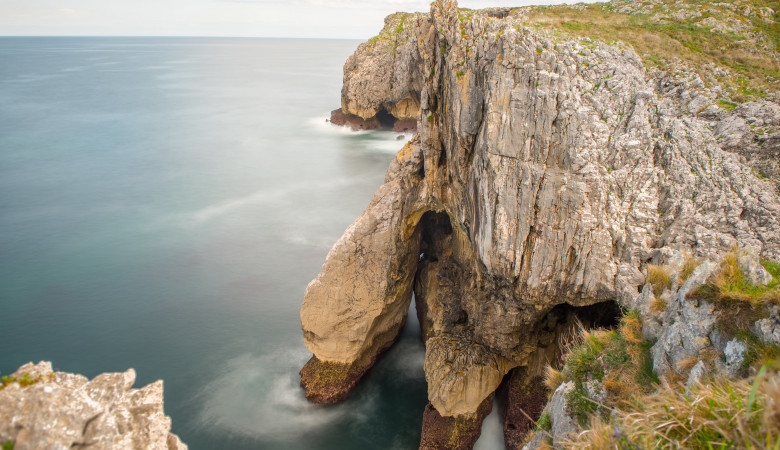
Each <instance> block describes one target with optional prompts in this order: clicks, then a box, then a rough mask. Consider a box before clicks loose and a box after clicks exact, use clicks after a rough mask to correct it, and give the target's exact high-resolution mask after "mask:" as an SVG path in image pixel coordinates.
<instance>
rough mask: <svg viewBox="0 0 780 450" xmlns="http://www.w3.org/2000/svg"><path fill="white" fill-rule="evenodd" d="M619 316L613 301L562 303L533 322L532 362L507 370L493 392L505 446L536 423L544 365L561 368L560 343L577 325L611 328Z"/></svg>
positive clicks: (543, 393) (543, 397)
mask: <svg viewBox="0 0 780 450" xmlns="http://www.w3.org/2000/svg"><path fill="white" fill-rule="evenodd" d="M622 316H623V312H622V310H621V309H620V306H619V305H618V304H617V302H615V301H613V300H609V301H605V302H599V303H595V304H592V305H587V306H572V305H570V304H568V303H561V304H559V305H557V306H555V307H553V308H552V309H551V310H550V311H549V312H548V313H547V314H545V315H544V316H542V318H541V319H539V320H538V321H537V322H536V324H534V326H533V328H532V330H533V331H532V332H531V337H532V338H536V339H538V341H537V351H536V354H535V355H534V357H531V358H529V361H533V364H529V365H528V366H520V367H515V368H514V369H512V370H511V371H509V373H508V374H506V376H505V377H504V379H503V381H502V382H501V385H500V386H499V388H498V390H497V391H496V393H497V401H498V404H499V410H500V411H501V415H502V417H503V422H504V441H505V443H506V445H507V448H514V447H513V445H518V444H519V443H521V442H523V440H524V439H525V436H526V434H528V432H530V431H531V430H533V429H534V427H535V426H536V423H535V422H536V421H537V420H539V417H540V416H541V414H542V410H543V409H544V406H545V405H546V404H547V399H548V397H549V394H550V391H549V389H548V388H547V386H546V384H545V383H544V373H545V368H546V366H547V364H550V365H552V366H553V367H554V368H556V369H559V368H560V364H561V355H562V354H563V346H564V345H565V344H566V343H567V342H568V341H570V340H571V339H572V337H573V336H574V334H575V333H577V332H578V327H579V326H580V324H581V326H582V328H584V329H586V330H590V329H595V328H606V329H613V328H616V327H617V326H618V325H619V324H620V318H621V317H622Z"/></svg>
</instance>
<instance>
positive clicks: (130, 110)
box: [0, 38, 426, 450]
mask: <svg viewBox="0 0 780 450" xmlns="http://www.w3.org/2000/svg"><path fill="white" fill-rule="evenodd" d="M357 44H358V42H355V41H324V40H323V41H316V40H273V39H195V38H185V39H173V38H163V39H160V38H1V39H0V61H2V63H0V373H5V374H7V373H9V372H11V371H13V370H15V369H16V368H17V367H18V366H19V365H21V364H23V363H25V362H27V361H39V360H51V361H52V362H53V364H54V366H55V368H57V369H59V370H64V371H70V372H76V373H82V374H84V375H86V376H89V377H93V376H95V375H97V374H98V373H101V372H106V371H123V370H126V369H127V368H129V367H133V368H135V369H136V371H137V373H138V380H137V382H136V386H141V385H145V384H147V383H150V382H152V381H154V380H157V379H163V380H164V381H165V401H166V403H165V408H166V412H167V413H168V414H169V415H170V416H171V417H172V418H173V431H174V432H175V433H177V434H179V435H180V436H181V438H182V439H183V441H184V442H186V443H187V444H189V445H190V448H192V449H216V448H232V449H237V448H267V449H285V450H291V449H309V448H322V449H366V448H415V447H416V446H417V444H418V442H419V433H420V423H421V418H422V411H423V408H424V405H425V403H426V394H425V391H426V387H425V379H424V376H423V372H422V362H423V357H424V348H423V345H422V344H421V343H420V341H419V328H418V327H419V326H418V325H417V323H416V319H414V315H412V316H411V320H410V322H409V324H408V325H407V328H406V329H405V331H404V335H403V338H402V339H401V341H400V342H399V343H398V344H397V345H396V346H395V347H394V348H393V350H392V351H390V352H389V354H388V355H387V356H386V357H385V358H384V359H383V360H382V361H381V362H380V364H378V366H377V367H376V368H375V369H374V370H373V371H372V372H371V373H370V374H369V375H368V377H367V379H366V380H365V382H364V383H362V384H361V385H360V387H359V388H358V389H357V391H356V392H355V393H354V395H352V396H351V398H350V399H349V400H348V401H347V402H346V403H344V404H342V405H339V406H336V407H329V408H322V407H317V406H314V405H310V404H308V403H307V402H306V401H305V399H304V397H303V393H302V391H301V389H300V388H299V385H298V382H299V378H298V374H297V372H298V370H299V369H300V367H301V365H302V364H303V363H304V362H305V361H306V359H307V358H308V356H309V354H308V352H307V351H306V349H305V347H304V345H303V342H302V339H301V331H300V321H299V318H298V311H299V308H300V304H301V300H302V298H303V292H304V289H305V287H306V284H307V283H308V282H309V281H310V280H311V279H312V278H314V277H315V276H316V275H317V273H318V272H319V269H320V266H321V264H322V263H323V261H324V259H325V255H326V253H327V251H328V249H329V248H330V246H331V245H332V244H333V243H334V242H335V241H336V239H338V237H339V236H340V235H341V233H342V231H343V230H344V229H345V228H346V227H347V226H348V225H349V223H350V222H352V220H354V219H355V218H356V217H357V216H358V215H359V214H360V212H361V211H362V209H363V208H364V207H365V205H366V204H367V203H368V201H369V199H370V197H371V195H372V193H373V192H374V190H375V189H376V188H377V187H378V186H379V185H380V184H381V183H382V181H383V178H384V173H385V170H386V168H387V165H388V163H389V162H390V160H391V159H392V158H393V155H394V153H395V152H396V151H397V150H398V149H399V148H400V147H401V146H402V145H403V142H404V141H399V140H397V139H396V138H397V137H398V134H396V133H392V132H372V133H351V132H346V131H344V130H340V129H337V128H335V127H333V126H331V125H329V124H327V123H326V122H325V118H326V117H327V116H328V112H329V111H330V110H331V109H333V108H335V107H337V106H338V105H339V93H340V88H341V76H342V64H343V62H344V60H345V59H346V57H347V56H348V55H349V54H350V53H351V52H352V51H354V49H355V48H356V46H357ZM407 138H408V136H407Z"/></svg>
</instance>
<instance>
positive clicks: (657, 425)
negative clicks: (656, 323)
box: [565, 362, 780, 449]
mask: <svg viewBox="0 0 780 450" xmlns="http://www.w3.org/2000/svg"><path fill="white" fill-rule="evenodd" d="M776 366H777V362H775V367H776ZM766 369H767V367H765V368H763V369H762V371H761V372H759V374H758V375H757V376H756V377H754V378H751V379H743V380H737V381H733V380H728V379H718V380H714V381H712V382H711V383H709V384H707V385H701V384H700V385H696V386H694V387H693V388H692V389H691V390H690V391H689V392H688V393H686V392H685V389H684V387H683V386H682V385H674V386H672V387H664V388H661V389H660V390H659V391H658V392H657V393H655V394H652V395H648V396H644V397H635V398H633V399H632V400H631V402H630V404H628V405H627V407H626V408H625V409H623V410H616V411H613V413H612V417H611V419H610V420H605V419H604V418H602V417H594V418H593V420H592V421H591V423H590V429H588V430H586V431H584V432H582V433H581V434H580V435H579V436H578V438H577V439H576V440H573V441H570V442H567V443H566V445H565V447H566V448H576V449H606V448H663V449H665V448H670V449H671V448H692V449H708V448H715V449H717V448H746V449H763V448H780V382H778V380H777V378H775V376H774V375H769V373H767V370H766Z"/></svg>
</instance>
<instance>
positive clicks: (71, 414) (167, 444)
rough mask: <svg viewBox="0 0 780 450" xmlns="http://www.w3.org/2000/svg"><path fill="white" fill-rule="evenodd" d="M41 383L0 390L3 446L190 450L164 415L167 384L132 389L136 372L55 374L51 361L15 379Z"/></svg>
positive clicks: (18, 373) (23, 371)
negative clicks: (86, 376) (94, 374)
mask: <svg viewBox="0 0 780 450" xmlns="http://www.w3.org/2000/svg"><path fill="white" fill-rule="evenodd" d="M25 375H27V378H28V379H30V380H40V381H38V382H36V383H35V384H32V385H29V386H25V387H21V386H20V384H19V383H11V384H9V385H8V386H6V387H5V388H4V389H1V390H0V442H8V441H10V442H13V443H14V448H17V449H34V448H47V449H70V448H75V447H88V448H90V449H139V448H143V449H176V450H186V448H187V446H186V445H184V444H183V443H182V442H181V441H180V440H179V438H178V437H177V436H176V435H174V434H172V433H171V432H170V429H171V419H170V418H169V417H168V416H166V415H165V413H164V412H163V387H162V381H157V382H155V383H152V384H150V385H148V386H145V387H143V388H140V389H132V386H133V383H134V382H135V371H134V370H133V369H129V370H128V371H127V372H124V373H104V374H101V375H98V376H97V377H95V378H93V379H92V380H88V379H87V378H85V377H83V376H81V375H73V374H70V373H64V372H52V367H51V363H50V362H45V361H42V362H40V363H38V364H33V363H27V364H25V365H23V366H22V367H20V368H19V370H17V371H16V372H15V373H13V374H12V375H11V376H10V377H11V378H12V379H22V378H24V377H25Z"/></svg>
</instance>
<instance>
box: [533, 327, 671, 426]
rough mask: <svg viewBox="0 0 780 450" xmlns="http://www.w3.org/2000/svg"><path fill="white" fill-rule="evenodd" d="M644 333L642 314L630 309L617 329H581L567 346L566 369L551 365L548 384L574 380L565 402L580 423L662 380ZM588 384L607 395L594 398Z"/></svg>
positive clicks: (583, 423) (647, 390) (649, 388)
mask: <svg viewBox="0 0 780 450" xmlns="http://www.w3.org/2000/svg"><path fill="white" fill-rule="evenodd" d="M641 333H642V322H641V320H640V318H639V314H638V313H637V312H635V311H629V312H628V313H627V314H626V315H625V316H624V317H623V318H622V319H621V321H620V325H619V327H618V328H617V329H616V330H596V331H581V333H580V335H579V336H578V337H577V338H575V339H574V340H573V341H572V342H571V343H569V344H567V345H566V346H565V347H564V352H565V354H564V357H563V361H564V365H563V369H562V370H561V371H557V370H555V369H553V368H548V370H547V380H548V382H547V385H548V387H550V388H554V387H556V386H553V384H558V385H559V384H560V383H562V382H566V381H572V382H573V384H574V388H573V389H572V390H571V391H569V393H568V394H567V396H566V401H567V404H568V408H569V413H570V414H571V415H572V417H574V418H576V419H577V421H578V422H579V423H580V424H581V425H585V424H586V423H588V421H589V420H590V418H591V417H592V416H593V415H594V414H597V413H598V414H605V413H607V412H608V411H609V410H610V408H611V407H612V406H614V405H618V404H621V403H622V402H623V401H625V400H626V399H627V398H629V397H631V396H633V395H636V394H639V393H646V392H649V391H650V390H652V389H654V386H656V385H657V383H658V382H659V380H658V377H657V376H656V374H655V372H653V364H652V360H651V358H650V347H651V346H652V344H651V343H650V342H648V341H646V340H645V339H643V338H642V336H641ZM553 380H554V381H553ZM595 382H598V383H595ZM588 384H595V385H598V384H600V385H601V386H603V388H604V390H605V391H606V394H607V398H606V399H601V400H598V399H594V398H592V397H591V395H590V393H589V392H588V388H587V387H588ZM602 402H606V403H602Z"/></svg>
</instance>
